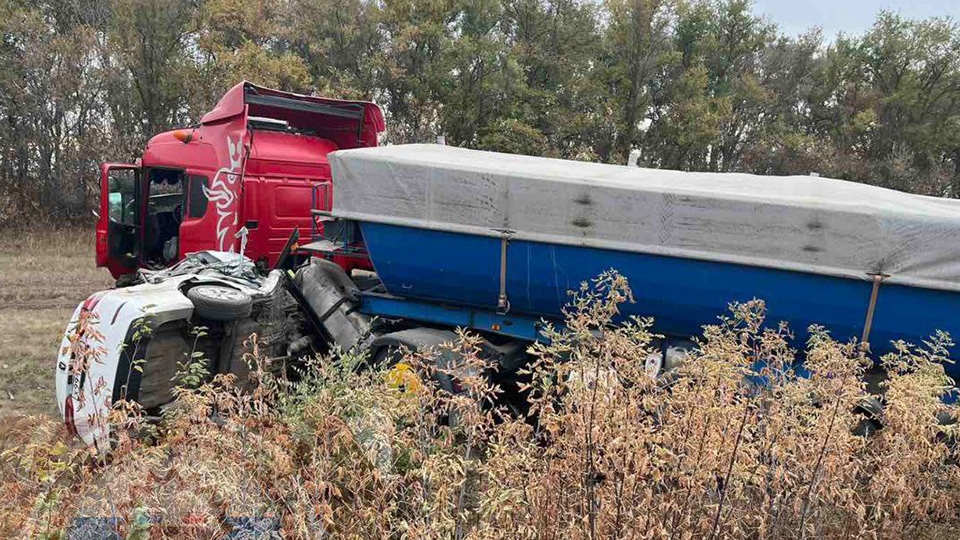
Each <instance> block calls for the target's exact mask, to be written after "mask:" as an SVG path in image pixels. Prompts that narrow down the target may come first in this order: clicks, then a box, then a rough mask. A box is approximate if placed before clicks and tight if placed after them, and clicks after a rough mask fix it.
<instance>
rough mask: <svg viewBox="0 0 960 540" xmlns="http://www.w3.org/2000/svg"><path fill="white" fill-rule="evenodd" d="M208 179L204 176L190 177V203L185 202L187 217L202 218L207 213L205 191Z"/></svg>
mask: <svg viewBox="0 0 960 540" xmlns="http://www.w3.org/2000/svg"><path fill="white" fill-rule="evenodd" d="M208 183H209V181H208V180H207V177H206V176H191V177H190V203H189V204H187V217H189V218H191V219H194V218H202V217H203V215H204V214H206V213H207V193H206V191H205V190H206V188H207V187H208Z"/></svg>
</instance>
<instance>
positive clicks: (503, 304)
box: [497, 229, 515, 315]
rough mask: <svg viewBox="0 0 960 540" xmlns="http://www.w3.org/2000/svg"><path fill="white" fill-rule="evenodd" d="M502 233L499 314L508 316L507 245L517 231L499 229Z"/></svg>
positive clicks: (498, 298)
mask: <svg viewBox="0 0 960 540" xmlns="http://www.w3.org/2000/svg"><path fill="white" fill-rule="evenodd" d="M497 232H499V233H500V296H498V297H497V313H498V314H500V315H506V314H507V312H508V311H510V300H508V299H507V245H509V244H510V235H511V234H513V233H514V232H515V231H512V230H510V229H497Z"/></svg>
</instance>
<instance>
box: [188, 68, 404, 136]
mask: <svg viewBox="0 0 960 540" xmlns="http://www.w3.org/2000/svg"><path fill="white" fill-rule="evenodd" d="M245 106H246V107H249V116H259V117H266V118H272V119H276V120H285V121H287V122H288V123H289V124H290V126H291V127H294V128H299V129H305V130H310V131H313V132H315V134H316V135H318V136H320V137H323V138H326V139H330V140H333V141H334V142H335V143H336V144H337V146H338V147H339V148H356V147H358V146H373V145H376V144H377V136H378V134H379V133H381V132H383V131H384V130H385V129H386V124H385V122H384V119H383V112H382V111H381V110H380V107H378V106H377V105H376V104H374V103H371V102H369V101H352V100H341V99H331V98H323V97H315V96H305V95H301V94H294V93H290V92H280V91H278V90H271V89H269V88H264V87H262V86H257V85H255V84H253V83H250V82H246V81H244V82H241V83H239V84H237V85H236V86H234V87H233V88H231V89H230V90H228V91H227V93H226V94H224V96H223V97H222V98H221V99H220V101H219V103H217V106H216V107H214V109H213V110H212V111H210V112H208V113H207V114H205V115H204V116H203V118H202V119H201V121H200V122H201V124H213V123H217V122H221V121H223V120H226V119H228V118H232V117H234V116H237V115H239V114H242V113H243V109H244V107H245Z"/></svg>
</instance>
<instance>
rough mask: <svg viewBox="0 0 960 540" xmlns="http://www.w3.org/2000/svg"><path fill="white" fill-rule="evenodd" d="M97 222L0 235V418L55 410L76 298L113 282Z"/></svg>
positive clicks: (54, 411)
mask: <svg viewBox="0 0 960 540" xmlns="http://www.w3.org/2000/svg"><path fill="white" fill-rule="evenodd" d="M112 285H113V279H112V278H111V277H110V274H109V272H107V270H106V269H104V268H97V267H96V264H95V262H94V231H93V228H92V227H91V228H81V227H69V228H59V229H57V230H56V231H52V232H51V231H44V232H34V231H20V232H16V231H15V232H13V233H8V234H5V235H4V236H3V237H0V417H6V416H11V415H21V414H55V413H56V410H57V409H56V403H55V401H54V380H53V373H54V361H55V358H56V352H57V347H58V346H59V344H60V339H61V337H62V335H63V330H64V328H65V327H66V325H67V322H68V320H69V319H70V316H71V315H72V314H73V310H74V308H76V306H77V304H78V303H79V302H80V301H82V300H83V299H84V298H86V297H87V296H88V295H89V294H90V293H92V292H94V291H97V290H100V289H103V288H107V287H111V286H112Z"/></svg>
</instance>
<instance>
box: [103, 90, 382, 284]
mask: <svg viewBox="0 0 960 540" xmlns="http://www.w3.org/2000/svg"><path fill="white" fill-rule="evenodd" d="M384 129H385V124H384V119H383V113H382V112H381V110H380V108H379V107H377V106H376V105H375V104H373V103H370V102H365V101H348V100H341V99H330V98H322V97H314V96H304V95H299V94H293V93H288V92H281V91H278V90H272V89H269V88H263V87H260V86H257V85H254V84H252V83H249V82H241V83H239V84H237V85H236V86H234V87H233V88H231V89H230V90H229V91H227V93H226V94H224V96H223V97H222V98H221V99H220V101H219V102H218V103H217V105H216V107H214V108H213V110H211V111H210V112H208V113H207V114H205V115H204V116H203V117H202V118H201V120H200V123H199V124H198V125H196V126H194V127H190V128H186V129H177V130H173V131H167V132H164V133H160V134H158V135H156V136H154V137H152V138H151V139H150V140H149V141H148V142H147V145H146V148H145V149H144V150H143V155H142V157H140V158H139V159H138V160H136V162H135V163H104V164H103V165H102V166H101V170H100V204H99V211H98V212H97V226H96V260H97V266H101V267H106V268H107V269H109V270H110V273H111V274H112V275H113V276H114V277H115V278H118V279H122V278H124V276H130V275H132V274H134V273H136V271H137V270H138V269H140V268H147V269H159V268H163V267H166V266H169V265H170V264H173V263H175V262H177V261H180V260H182V259H183V258H184V256H185V255H186V254H188V253H193V252H197V251H202V250H216V251H224V252H237V251H239V250H240V248H241V247H243V249H244V251H245V253H246V254H247V255H248V256H249V257H250V258H251V259H253V260H254V261H255V262H257V263H258V264H259V265H260V266H261V267H263V268H266V267H269V266H270V265H272V264H273V263H275V262H276V260H277V257H278V256H279V254H280V252H281V251H282V250H283V247H284V245H285V243H286V241H287V239H288V238H289V236H290V234H291V233H292V232H293V231H294V230H298V231H300V233H301V234H303V235H304V238H303V239H302V241H303V243H309V242H310V241H311V240H312V239H313V237H319V236H320V235H321V234H322V224H318V223H317V222H316V221H315V220H314V219H313V216H312V214H311V212H312V211H313V210H329V209H330V205H331V201H332V197H333V194H332V192H331V189H330V186H331V184H330V182H331V175H330V165H329V163H328V162H327V155H328V154H329V153H331V152H334V151H336V150H341V149H350V148H360V147H369V146H376V145H377V143H378V139H379V136H380V134H381V133H382V132H383V131H384ZM308 235H309V238H307V236H308ZM343 262H345V263H349V264H355V265H359V266H360V267H364V266H369V263H368V262H367V261H363V260H360V259H357V258H353V259H350V260H349V261H343Z"/></svg>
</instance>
